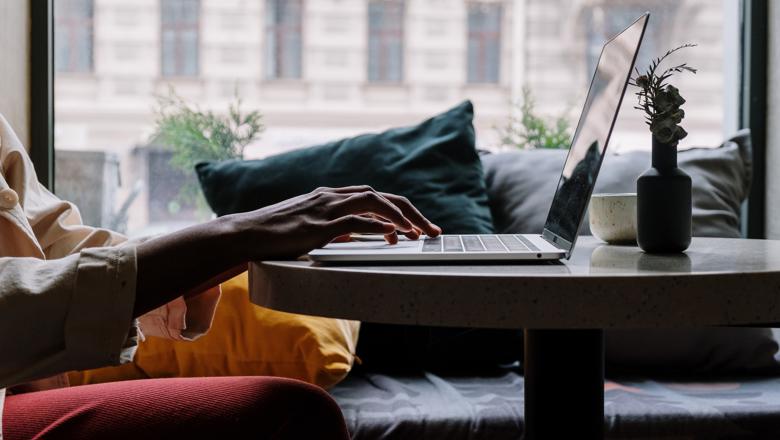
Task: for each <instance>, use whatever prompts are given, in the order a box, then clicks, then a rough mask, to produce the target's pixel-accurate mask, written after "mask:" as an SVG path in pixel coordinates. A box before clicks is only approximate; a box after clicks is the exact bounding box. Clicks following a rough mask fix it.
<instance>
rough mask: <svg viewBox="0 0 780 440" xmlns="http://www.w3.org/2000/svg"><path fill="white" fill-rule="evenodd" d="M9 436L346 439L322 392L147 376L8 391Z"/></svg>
mask: <svg viewBox="0 0 780 440" xmlns="http://www.w3.org/2000/svg"><path fill="white" fill-rule="evenodd" d="M5 406H6V408H5V411H4V414H3V431H4V435H5V439H6V440H17V439H41V440H42V439H60V438H62V439H66V438H67V439H72V438H79V439H104V438H110V439H124V438H127V439H155V438H160V439H166V440H170V439H176V438H185V436H186V438H190V439H197V438H251V439H278V440H283V439H284V440H286V439H295V440H297V439H322V440H331V439H332V440H345V439H348V438H349V435H348V433H347V429H346V426H345V424H344V419H343V416H342V413H341V410H340V409H339V407H338V405H337V404H336V403H335V402H334V401H333V399H332V398H331V397H330V396H329V395H328V393H326V392H325V391H323V390H322V389H320V388H318V387H316V386H313V385H310V384H306V383H303V382H300V381H296V380H291V379H282V378H270V377H211V378H177V379H148V380H137V381H127V382H114V383H106V384H99V385H85V386H80V387H72V388H63V389H58V390H50V391H41V392H36V393H28V394H19V395H15V396H9V397H8V398H7V399H6V405H5Z"/></svg>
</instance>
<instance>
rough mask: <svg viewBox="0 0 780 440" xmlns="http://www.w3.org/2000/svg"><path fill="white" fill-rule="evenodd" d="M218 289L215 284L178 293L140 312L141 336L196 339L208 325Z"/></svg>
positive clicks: (217, 301)
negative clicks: (192, 292)
mask: <svg viewBox="0 0 780 440" xmlns="http://www.w3.org/2000/svg"><path fill="white" fill-rule="evenodd" d="M221 292H222V290H221V287H220V286H215V287H212V288H210V289H207V290H206V291H204V292H201V293H199V294H197V295H193V296H191V297H189V298H184V297H181V296H180V297H178V298H176V299H174V300H173V301H171V302H169V303H168V304H165V305H163V306H161V307H158V308H156V309H154V310H152V311H150V312H148V313H146V314H145V315H143V316H141V317H140V318H139V319H138V321H139V326H140V332H141V338H142V340H143V338H144V337H146V336H155V337H158V338H164V339H173V340H175V341H194V340H196V339H198V338H199V337H201V336H202V335H204V334H205V333H206V332H208V330H209V329H210V328H211V324H212V322H213V320H214V313H215V311H216V308H217V304H218V303H219V298H220V295H221Z"/></svg>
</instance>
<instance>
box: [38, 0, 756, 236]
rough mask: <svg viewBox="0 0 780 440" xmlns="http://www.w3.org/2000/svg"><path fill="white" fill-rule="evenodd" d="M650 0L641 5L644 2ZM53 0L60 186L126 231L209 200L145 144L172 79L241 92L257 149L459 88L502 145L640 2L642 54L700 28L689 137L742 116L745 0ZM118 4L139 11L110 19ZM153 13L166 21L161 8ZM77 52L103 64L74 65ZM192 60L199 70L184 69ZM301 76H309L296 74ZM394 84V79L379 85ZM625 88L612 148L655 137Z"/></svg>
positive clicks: (341, 131) (555, 110)
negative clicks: (739, 4)
mask: <svg viewBox="0 0 780 440" xmlns="http://www.w3.org/2000/svg"><path fill="white" fill-rule="evenodd" d="M36 2H37V0H36ZM227 3H229V5H227ZM640 3H641V5H642V6H643V7H642V8H640V9H636V8H635V7H636V6H637V5H640ZM53 4H54V5H55V8H54V13H55V16H54V24H55V27H56V28H55V32H54V35H55V47H56V50H57V55H56V56H57V58H56V59H57V63H58V66H57V71H56V72H55V77H54V100H53V102H54V119H55V121H56V122H55V126H54V143H55V149H56V151H55V153H56V154H55V155H54V158H55V159H54V160H55V163H54V167H55V174H56V180H57V182H59V183H61V184H58V185H57V187H56V188H55V189H56V191H57V193H58V195H59V196H61V197H63V198H66V199H71V200H74V201H76V202H78V204H79V205H80V208H81V211H82V213H84V218H85V221H87V222H88V223H90V224H93V225H95V226H105V227H111V228H117V229H119V230H120V232H125V233H126V234H127V235H129V236H133V237H137V236H142V235H146V234H153V233H158V232H165V231H170V230H173V229H176V228H179V227H181V226H184V225H188V224H193V223H197V222H200V221H202V220H204V219H207V218H209V217H210V215H211V211H210V210H209V208H208V206H207V205H206V204H203V203H201V200H200V199H198V200H192V199H191V198H190V197H189V195H192V193H190V192H188V191H190V190H192V191H193V192H196V193H197V190H198V187H197V178H196V177H194V176H193V175H192V173H191V170H190V169H184V168H183V167H182V166H181V165H180V164H178V165H177V163H175V161H174V163H173V164H172V163H171V150H167V149H166V146H164V145H150V144H151V143H153V142H151V141H150V134H151V133H152V132H153V131H154V128H155V120H156V118H157V117H158V115H157V114H156V113H155V112H154V110H155V108H157V107H158V106H157V97H158V96H159V95H161V94H162V95H165V93H166V91H167V89H168V84H166V82H168V83H170V85H171V86H172V87H174V88H175V91H176V93H177V94H178V95H179V96H181V97H183V98H184V99H185V100H186V101H187V102H188V103H189V104H191V105H192V108H197V109H200V110H203V111H211V112H213V113H214V114H216V115H218V116H229V108H228V107H229V104H230V102H231V101H232V99H233V97H234V94H236V93H237V94H238V95H239V96H238V97H239V98H240V99H241V110H242V111H243V113H246V112H249V111H252V110H258V111H260V112H261V113H262V116H263V119H262V121H263V124H264V125H265V131H263V132H262V134H261V136H260V137H259V138H258V139H257V140H256V141H254V142H252V143H251V144H249V145H248V146H247V147H246V150H245V156H244V157H245V158H248V159H255V158H263V157H267V156H270V155H272V154H277V153H282V152H285V151H289V150H292V149H296V148H301V147H306V146H311V145H320V144H324V143H326V142H329V141H333V140H335V139H340V138H344V137H351V136H355V135H359V134H362V133H366V132H377V131H381V130H384V129H386V128H390V127H397V126H408V125H412V124H416V123H419V122H420V121H422V120H424V119H426V118H429V117H431V116H433V115H435V114H436V113H438V112H443V111H445V110H447V109H448V108H449V107H451V106H453V105H455V104H457V103H458V102H460V101H462V100H464V99H470V100H471V101H472V102H473V103H474V108H475V112H474V127H475V134H476V137H475V140H476V143H477V145H478V146H479V147H480V148H485V149H498V148H501V146H502V144H503V143H504V140H505V138H504V136H502V133H501V131H500V130H499V129H500V128H503V127H506V126H507V125H508V123H509V122H510V121H511V116H513V115H516V114H517V113H516V112H517V107H516V106H515V105H513V104H514V103H515V102H517V101H519V100H520V99H521V98H522V97H523V90H524V89H528V90H529V91H530V92H531V94H532V95H533V98H534V101H535V111H536V113H537V114H538V115H540V116H543V117H545V118H549V119H551V120H552V122H554V119H555V118H556V117H558V116H563V117H564V118H565V119H566V121H568V122H569V124H570V125H574V124H576V122H577V121H576V118H577V116H578V115H579V112H580V109H581V108H582V102H583V100H584V99H585V94H586V92H587V88H588V83H589V81H590V78H591V75H592V73H593V72H592V69H593V63H595V57H596V56H597V55H598V51H599V50H600V49H601V45H602V44H603V43H604V41H605V40H606V39H607V38H609V37H611V36H612V35H613V34H614V33H615V32H617V31H619V30H621V29H622V28H623V27H625V26H627V25H628V24H630V22H631V21H632V20H633V19H635V18H637V17H638V16H639V15H640V14H641V13H642V12H644V10H645V8H647V9H649V10H650V13H651V15H652V16H651V18H650V24H649V28H648V31H647V33H646V37H647V38H646V39H645V41H644V43H643V48H644V49H643V51H642V52H641V53H640V56H639V59H638V61H637V64H638V65H639V66H645V65H646V64H647V63H648V61H649V59H650V57H652V56H657V55H659V54H658V52H659V51H665V50H666V49H668V48H670V47H672V46H674V45H677V44H681V43H686V42H693V43H699V46H698V47H696V48H693V49H689V50H686V51H684V52H683V53H681V54H680V56H679V58H675V61H680V62H688V63H690V65H692V66H694V67H696V68H699V69H700V70H699V73H697V74H696V75H680V76H679V77H678V78H675V81H676V84H677V85H678V86H679V87H680V90H681V91H683V93H684V96H685V98H686V99H687V100H688V102H687V103H686V104H685V107H684V109H685V113H686V117H685V121H684V123H683V126H684V127H685V128H686V130H688V132H689V136H688V138H686V139H684V140H683V142H682V144H681V148H689V147H693V146H707V145H713V146H714V145H718V144H720V142H721V141H722V140H723V137H724V135H728V134H731V132H732V131H733V130H732V129H730V128H729V129H725V131H724V127H730V125H729V124H730V122H729V121H731V120H735V119H736V118H731V117H730V116H729V111H733V112H736V110H732V109H737V108H738V103H735V102H734V101H728V100H727V98H725V97H727V96H729V95H730V94H732V91H735V90H736V89H737V88H738V81H739V75H738V73H734V74H732V73H730V72H731V70H729V69H734V70H735V71H736V69H737V68H738V67H739V66H740V62H739V59H738V58H736V55H735V54H734V53H733V52H731V49H730V48H731V47H734V48H738V47H739V29H740V28H739V14H738V13H735V12H733V11H732V9H734V6H733V5H735V4H736V2H713V1H712V0H656V1H653V2H641V1H640V0H587V1H581V2H566V1H550V0H522V1H518V0H446V1H445V0H436V1H434V0H415V1H414V2H412V1H408V0H407V1H403V0H362V1H357V0H355V1H335V0H334V1H329V2H326V1H320V0H316V1H315V0H312V1H309V2H306V1H305V0H232V1H230V2H225V1H219V0H208V1H204V0H200V1H198V0H144V1H120V0H111V1H109V0H100V1H94V0H93V1H84V0H53ZM518 6H519V7H518ZM74 11H77V12H74ZM79 11H80V12H79ZM103 17H105V21H102V22H101V20H103ZM117 17H141V19H139V20H123V21H122V22H121V23H117V21H116V19H117ZM144 17H160V19H159V21H158V22H150V20H148V19H144ZM226 17H227V18H226ZM236 17H243V19H242V20H239V21H243V22H245V23H243V24H246V26H243V25H242V24H241V23H239V26H238V27H239V28H240V29H239V30H238V31H237V28H236V26H233V27H231V26H228V24H229V23H228V22H229V21H231V20H234V19H236ZM252 23H254V27H252ZM93 24H94V31H93V30H92V29H93ZM119 24H121V25H119ZM79 29H81V31H79ZM84 29H86V31H84ZM200 29H203V32H200ZM206 30H208V31H206ZM85 35H86V36H88V38H87V37H84V36H85ZM304 36H305V37H306V39H307V43H306V44H304ZM654 36H657V37H654ZM510 37H511V38H510ZM201 48H202V49H203V50H200V49H201ZM76 54H82V55H85V54H86V55H85V56H82V55H78V56H77V55H76ZM252 54H255V55H257V56H252ZM242 57H243V61H242V62H238V61H240V60H242ZM62 60H73V61H67V62H65V61H62ZM84 60H86V61H84ZM161 61H164V62H163V63H162V64H161ZM79 63H82V64H79ZM66 66H69V68H67V69H66V68H65V67H66ZM79 66H82V67H81V68H82V69H84V70H90V69H92V70H94V71H95V72H96V73H97V74H95V75H79V74H75V75H74V74H71V73H69V72H71V71H77V70H78V69H79ZM201 66H202V68H201ZM206 66H208V68H205V67H206ZM304 66H305V72H304ZM182 75H186V76H187V77H188V78H192V79H193V80H185V81H180V80H179V79H180V77H181V76H182ZM304 76H305V79H306V81H305V82H304V81H300V79H301V78H303V77H304ZM269 79H273V80H270V81H269ZM275 79H285V80H283V81H276V80H275ZM366 83H369V84H370V85H371V86H369V87H366ZM385 84H390V85H391V86H390V87H384V86H374V85H385ZM398 84H403V87H396V85H398ZM474 84H487V85H488V86H486V87H481V86H479V87H473V86H472V85H474ZM496 84H500V85H501V87H496V86H495V85H496ZM630 93H631V91H629V95H626V99H625V100H624V101H623V108H622V109H621V112H620V116H619V118H618V121H617V124H616V125H615V131H614V133H613V136H612V140H611V142H610V147H609V148H610V150H611V151H613V152H620V151H626V150H631V149H642V148H645V149H647V148H649V147H650V140H651V138H650V136H649V133H648V131H647V127H646V126H645V124H644V120H643V116H642V114H641V112H639V111H636V110H634V109H633V108H632V107H633V105H634V104H635V100H634V98H635V97H634V96H633V95H631V94H630ZM735 96H736V95H735ZM735 101H736V99H735ZM33 131H34V130H33ZM507 144H508V143H507ZM507 148H508V147H507ZM193 151H194V150H193ZM193 155H194V154H193ZM175 157H176V154H175V153H174V158H175ZM194 159H198V158H194ZM87 189H89V190H87ZM92 189H94V190H92ZM183 194H184V195H186V196H187V197H183V196H182V195H183ZM124 225H126V227H125V226H124Z"/></svg>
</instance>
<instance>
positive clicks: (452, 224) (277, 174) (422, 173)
mask: <svg viewBox="0 0 780 440" xmlns="http://www.w3.org/2000/svg"><path fill="white" fill-rule="evenodd" d="M473 116H474V109H473V107H472V105H471V102H469V101H465V102H463V103H461V104H460V105H458V106H457V107H454V108H452V109H451V110H449V111H447V112H445V113H442V114H440V115H438V116H435V117H433V118H431V119H428V120H426V121H424V122H422V123H421V124H419V125H415V126H412V127H404V128H394V129H391V130H387V131H385V132H384V133H379V134H365V135H362V136H357V137H354V138H349V139H342V140H339V141H336V142H331V143H328V144H325V145H320V146H316V147H311V148H305V149H301V150H296V151H292V152H289V153H284V154H280V155H277V156H272V157H269V158H266V159H262V160H245V161H240V160H239V161H226V162H205V163H200V164H198V165H197V166H196V170H197V174H198V178H199V179H200V184H201V187H202V188H203V192H204V194H205V195H206V200H207V201H208V203H209V205H210V206H211V208H212V209H213V210H214V212H216V213H217V215H225V214H231V213H236V212H245V211H251V210H253V209H257V208H260V207H263V206H266V205H271V204H274V203H277V202H280V201H282V200H285V199H288V198H290V197H293V196H297V195H299V194H304V193H307V192H309V191H312V190H314V189H315V188H317V187H320V186H329V187H340V186H350V185H371V186H372V187H374V188H375V189H376V190H378V191H384V192H391V193H395V194H400V195H403V196H406V197H407V198H409V200H410V201H411V202H412V203H413V204H414V205H415V206H417V208H418V209H419V210H420V211H421V212H422V213H423V214H424V215H426V216H427V217H428V218H429V219H430V220H431V221H432V222H434V223H436V224H437V225H439V226H441V227H442V228H443V229H444V231H445V232H446V233H491V232H493V221H492V218H491V216H490V208H489V207H488V199H487V191H486V189H485V181H484V178H483V174H482V165H481V162H480V160H479V156H478V154H477V152H476V150H475V148H474V127H473V125H472V119H473Z"/></svg>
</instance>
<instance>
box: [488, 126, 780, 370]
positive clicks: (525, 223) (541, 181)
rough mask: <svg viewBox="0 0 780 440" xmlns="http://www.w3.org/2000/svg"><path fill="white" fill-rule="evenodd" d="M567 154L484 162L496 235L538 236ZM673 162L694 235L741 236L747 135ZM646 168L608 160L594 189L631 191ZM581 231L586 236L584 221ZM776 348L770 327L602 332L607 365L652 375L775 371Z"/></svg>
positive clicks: (642, 156)
mask: <svg viewBox="0 0 780 440" xmlns="http://www.w3.org/2000/svg"><path fill="white" fill-rule="evenodd" d="M565 153H566V152H565V151H561V150H527V151H513V152H505V153H499V154H488V155H484V156H483V157H482V163H483V167H484V170H485V177H486V180H487V184H488V196H489V197H490V206H491V211H492V213H493V219H494V222H495V225H496V230H497V232H520V233H539V232H541V230H542V228H543V226H544V221H545V218H546V216H547V211H548V209H549V207H550V204H551V202H552V196H553V193H554V191H555V185H556V184H557V181H558V177H559V175H560V171H561V168H562V166H563V162H564V160H565ZM678 163H679V165H680V167H681V168H682V169H684V170H685V171H686V172H687V173H688V174H690V175H691V178H692V179H693V233H694V235H696V236H709V237H739V236H740V229H739V226H740V223H739V218H740V206H741V204H742V202H743V201H744V200H745V198H746V197H747V195H748V191H749V189H750V182H751V178H752V163H751V145H750V133H749V132H748V131H746V130H745V131H741V132H739V133H738V134H737V135H736V136H734V137H732V138H731V139H729V140H727V141H726V142H724V143H723V144H722V145H721V146H720V147H718V148H695V149H691V150H687V151H681V152H680V154H679V155H678ZM649 166H650V155H649V153H648V152H631V153H626V154H621V155H610V156H608V157H607V158H606V159H605V161H604V164H603V165H602V168H601V172H600V173H599V176H598V180H597V183H596V189H595V192H611V193H621V192H636V178H637V177H638V176H639V175H640V174H641V173H643V172H644V171H645V170H646V169H647V168H648V167H649ZM581 233H585V234H589V230H588V221H587V219H585V221H584V222H583V226H582V228H581ZM777 350H778V344H777V342H776V341H775V339H774V338H773V337H772V333H771V331H770V330H769V329H761V328H741V329H734V328H710V329H685V330H662V331H658V330H619V331H609V332H607V338H606V355H607V362H608V363H609V364H610V365H612V367H613V368H615V367H617V368H627V369H631V370H637V369H642V370H645V371H652V372H654V373H660V372H664V371H665V372H668V373H673V374H679V373H696V374H702V373H718V374H720V373H738V372H744V371H751V372H756V371H764V370H774V369H777V368H778V364H777V362H776V361H775V358H774V356H775V354H776V353H777Z"/></svg>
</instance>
